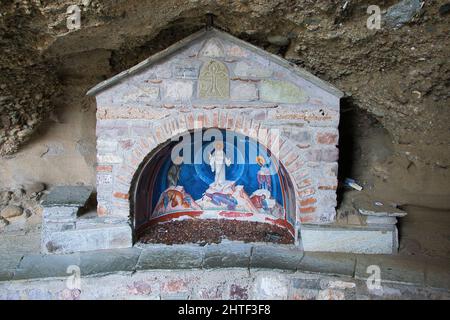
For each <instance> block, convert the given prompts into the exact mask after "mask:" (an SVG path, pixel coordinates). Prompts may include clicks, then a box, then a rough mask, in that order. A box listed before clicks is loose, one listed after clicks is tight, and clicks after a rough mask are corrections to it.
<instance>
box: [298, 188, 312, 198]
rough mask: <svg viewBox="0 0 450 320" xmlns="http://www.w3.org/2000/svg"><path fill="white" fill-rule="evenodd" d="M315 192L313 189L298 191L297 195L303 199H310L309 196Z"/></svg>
mask: <svg viewBox="0 0 450 320" xmlns="http://www.w3.org/2000/svg"><path fill="white" fill-rule="evenodd" d="M315 192H316V191H315V190H314V189H313V188H308V189H304V190H301V191H298V192H297V193H298V195H299V196H300V197H301V198H304V197H308V196H310V195H312V194H314V193H315Z"/></svg>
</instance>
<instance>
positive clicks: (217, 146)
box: [209, 141, 231, 186]
mask: <svg viewBox="0 0 450 320" xmlns="http://www.w3.org/2000/svg"><path fill="white" fill-rule="evenodd" d="M230 164H231V160H230V159H229V158H227V157H226V154H225V152H224V151H223V142H222V141H217V142H215V143H214V152H211V153H210V154H209V165H210V166H211V170H212V172H214V173H215V177H214V183H213V186H222V185H223V183H224V182H225V165H226V166H229V165H230Z"/></svg>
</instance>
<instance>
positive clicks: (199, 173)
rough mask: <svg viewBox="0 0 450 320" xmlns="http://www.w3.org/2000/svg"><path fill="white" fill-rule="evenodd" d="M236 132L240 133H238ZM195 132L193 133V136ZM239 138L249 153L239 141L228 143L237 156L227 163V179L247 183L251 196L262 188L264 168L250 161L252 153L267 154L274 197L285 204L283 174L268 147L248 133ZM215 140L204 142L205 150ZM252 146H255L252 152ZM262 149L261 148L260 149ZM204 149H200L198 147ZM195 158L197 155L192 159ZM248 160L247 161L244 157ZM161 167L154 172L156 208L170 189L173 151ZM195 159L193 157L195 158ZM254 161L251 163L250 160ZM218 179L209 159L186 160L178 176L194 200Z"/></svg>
mask: <svg viewBox="0 0 450 320" xmlns="http://www.w3.org/2000/svg"><path fill="white" fill-rule="evenodd" d="M222 134H223V136H224V141H227V140H226V134H227V133H226V131H223V130H222ZM234 135H236V134H235V133H234ZM192 136H193V135H192V134H191V137H192ZM236 137H237V139H240V140H241V142H245V148H244V149H245V152H244V153H245V154H242V153H240V151H239V150H238V148H237V145H238V143H237V141H235V143H234V144H229V143H225V147H224V151H225V154H227V157H229V154H231V153H230V152H227V151H229V150H230V148H234V159H231V162H232V163H231V165H230V166H229V167H226V169H225V170H226V171H225V172H226V179H227V180H230V181H236V185H243V186H244V190H245V191H246V192H247V194H248V195H249V196H251V194H252V193H253V192H254V191H255V190H257V189H259V188H258V181H257V172H258V171H259V170H260V168H261V166H260V165H258V164H256V163H255V159H252V161H249V155H250V154H251V155H255V154H257V155H261V156H263V157H264V158H265V160H266V163H270V166H269V169H270V172H273V175H272V190H271V193H272V197H273V198H274V199H276V201H277V202H278V203H279V204H281V205H282V206H285V202H284V200H283V194H282V191H281V188H282V187H281V184H280V178H279V176H278V173H277V172H278V170H277V168H276V167H275V164H274V162H273V161H271V160H270V156H269V155H268V154H267V150H266V149H265V148H264V147H263V146H261V145H258V144H257V143H256V142H255V141H253V140H252V139H250V138H248V137H244V136H242V135H236ZM193 141H194V139H193V138H191V150H192V155H193V156H194V142H193ZM210 143H213V142H204V143H203V145H202V150H201V152H203V150H204V149H205V148H206V147H207V146H208V145H209V144H210ZM250 150H253V151H252V152H250ZM257 150H258V151H257ZM198 152H200V151H198ZM238 159H239V160H241V161H240V162H239V163H242V162H244V163H243V164H237V163H238V161H237V160H238ZM192 160H193V159H192ZM242 160H244V161H242ZM160 161H161V162H162V163H160V165H161V168H160V170H159V172H154V174H156V180H155V187H154V188H153V195H152V210H153V208H155V206H156V204H157V201H158V199H159V197H160V195H161V193H162V192H163V191H164V190H166V189H167V187H168V184H167V174H168V171H169V169H170V167H171V165H172V162H171V160H170V152H168V153H167V155H165V156H163V157H162V158H161V160H160ZM191 162H193V161H191ZM249 162H251V163H249ZM213 181H214V173H213V172H212V171H211V166H210V165H209V164H208V163H202V164H193V163H192V164H184V163H183V164H182V165H181V171H180V176H179V180H178V185H179V186H183V187H184V189H185V190H186V192H187V193H189V194H190V195H191V196H192V197H193V198H194V200H198V199H200V198H201V197H202V196H203V193H204V192H205V191H206V189H208V186H209V185H210V184H211V183H212V182H213Z"/></svg>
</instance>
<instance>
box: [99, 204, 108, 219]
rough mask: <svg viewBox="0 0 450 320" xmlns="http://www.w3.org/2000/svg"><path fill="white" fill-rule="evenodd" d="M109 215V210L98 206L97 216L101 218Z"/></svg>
mask: <svg viewBox="0 0 450 320" xmlns="http://www.w3.org/2000/svg"><path fill="white" fill-rule="evenodd" d="M107 214H108V209H106V208H105V207H104V206H100V205H99V206H97V215H98V216H99V217H104V216H106V215H107Z"/></svg>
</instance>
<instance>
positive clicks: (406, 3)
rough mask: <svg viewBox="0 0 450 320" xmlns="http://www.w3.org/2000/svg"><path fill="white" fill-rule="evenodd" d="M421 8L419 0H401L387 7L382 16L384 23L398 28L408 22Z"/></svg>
mask: <svg viewBox="0 0 450 320" xmlns="http://www.w3.org/2000/svg"><path fill="white" fill-rule="evenodd" d="M421 8H422V1H420V0H403V1H400V2H399V3H396V4H395V5H393V6H391V7H389V8H388V10H387V12H386V13H385V15H384V16H383V18H384V19H383V20H384V21H385V23H386V24H387V25H388V26H390V27H394V28H399V27H401V26H403V25H404V24H405V23H408V22H409V21H410V20H411V19H412V18H413V17H414V16H415V15H416V14H417V13H418V12H419V11H420V9H421Z"/></svg>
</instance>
